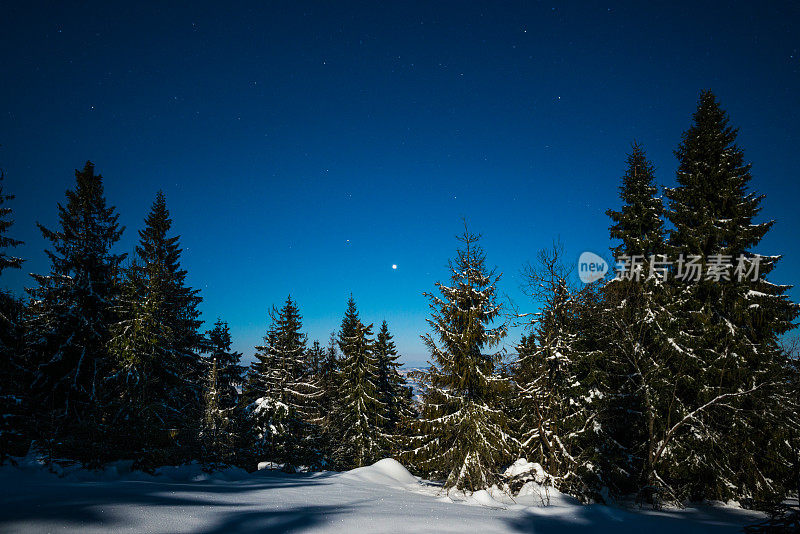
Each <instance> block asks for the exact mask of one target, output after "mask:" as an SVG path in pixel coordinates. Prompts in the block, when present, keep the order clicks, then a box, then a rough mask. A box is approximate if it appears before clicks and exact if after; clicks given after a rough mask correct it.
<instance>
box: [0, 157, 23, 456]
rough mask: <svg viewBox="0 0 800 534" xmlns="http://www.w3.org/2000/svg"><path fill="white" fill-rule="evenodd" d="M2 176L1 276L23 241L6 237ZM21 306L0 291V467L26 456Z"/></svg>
mask: <svg viewBox="0 0 800 534" xmlns="http://www.w3.org/2000/svg"><path fill="white" fill-rule="evenodd" d="M4 178H5V173H4V172H3V170H2V169H0V274H2V272H3V271H4V270H5V269H8V268H11V269H19V268H20V267H21V266H22V262H23V261H24V260H23V259H22V258H18V257H16V256H11V255H9V251H10V249H12V248H14V247H17V246H19V245H21V244H22V241H19V240H18V239H14V238H12V237H10V236H9V235H8V230H9V228H11V226H12V225H13V224H14V221H13V219H11V214H12V211H11V208H10V207H8V206H6V205H5V204H6V203H7V202H9V201H11V200H13V199H14V195H9V194H7V193H6V192H5V191H4V190H3V184H2V181H3V179H4ZM23 310H24V305H23V303H22V302H21V301H20V299H18V298H17V297H15V296H14V295H12V294H11V293H10V292H8V291H0V465H2V464H3V462H4V461H5V459H6V457H7V456H8V455H10V454H13V455H20V454H24V453H25V452H26V444H27V442H28V439H27V434H28V433H27V431H26V427H27V423H26V412H27V410H28V409H29V407H28V406H27V402H26V400H27V399H26V397H27V392H26V383H27V381H28V380H27V379H28V377H27V373H26V372H25V371H26V366H25V362H24V361H23V360H22V355H23V331H22V312H23Z"/></svg>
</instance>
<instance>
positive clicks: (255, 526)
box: [200, 506, 348, 534]
mask: <svg viewBox="0 0 800 534" xmlns="http://www.w3.org/2000/svg"><path fill="white" fill-rule="evenodd" d="M347 510H348V507H344V506H301V507H295V508H291V509H288V510H287V509H282V510H251V511H242V512H229V513H226V514H225V517H223V519H222V520H221V521H219V522H218V523H217V524H216V525H214V526H212V527H211V528H209V529H207V530H204V529H203V530H200V532H202V533H203V534H222V533H225V534H227V533H230V532H263V533H273V532H274V533H280V532H298V531H301V530H305V529H308V528H311V527H314V526H318V525H321V524H323V523H325V522H327V521H329V520H330V516H332V515H335V514H340V513H345V512H347Z"/></svg>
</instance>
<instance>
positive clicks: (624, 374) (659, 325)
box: [602, 143, 682, 501]
mask: <svg viewBox="0 0 800 534" xmlns="http://www.w3.org/2000/svg"><path fill="white" fill-rule="evenodd" d="M619 191H620V199H621V201H622V210H621V211H620V212H616V211H612V210H609V211H608V212H607V214H608V215H609V217H611V219H612V221H613V222H614V223H615V224H614V225H613V226H611V228H610V234H611V238H612V239H617V240H619V241H620V243H619V244H618V245H617V246H616V247H615V248H613V249H612V252H613V253H614V255H615V256H616V257H617V259H618V260H620V259H624V260H626V264H627V267H628V268H629V269H631V268H632V266H633V265H639V266H640V271H639V272H628V273H625V276H622V277H619V278H617V279H615V280H612V281H611V282H609V283H607V284H605V285H604V287H603V298H604V299H605V304H604V311H603V317H602V327H603V328H604V330H605V333H604V340H603V343H604V348H603V349H604V353H605V354H604V359H603V360H604V372H605V373H606V374H607V376H606V379H607V381H608V384H607V388H606V391H605V395H606V402H605V406H604V410H605V412H604V413H603V414H602V419H603V424H604V425H605V430H606V432H607V433H608V435H609V436H611V438H612V439H611V440H609V441H608V442H607V444H608V445H610V447H609V448H608V449H606V450H605V451H604V453H605V460H606V462H605V463H606V464H607V468H606V469H607V471H609V472H608V473H607V476H606V483H607V484H608V485H610V486H612V487H613V488H614V489H615V490H616V491H617V492H620V493H628V492H631V491H637V492H638V493H639V496H640V497H641V498H644V499H647V500H650V501H653V499H655V498H657V496H656V495H654V493H655V492H657V491H665V490H666V491H668V488H661V486H662V485H663V481H662V480H660V477H659V474H658V470H657V465H656V458H655V454H656V452H657V447H658V443H659V440H661V439H662V438H663V435H664V432H665V429H666V426H667V424H668V422H669V421H670V420H672V419H673V418H674V417H675V416H676V415H677V414H675V413H674V411H673V410H672V409H671V408H672V406H673V403H672V402H671V399H672V394H673V389H674V387H673V385H674V384H675V383H676V382H677V381H680V380H682V377H681V373H682V369H681V368H680V367H679V366H675V365H673V364H674V363H676V362H677V361H678V360H679V357H680V352H679V350H676V348H678V349H679V347H680V345H679V343H681V342H682V341H681V337H682V334H681V333H680V332H676V324H677V321H676V314H678V313H679V310H677V309H676V307H675V305H674V302H673V299H672V297H671V296H670V292H669V289H670V287H669V285H668V284H667V283H666V282H667V276H668V271H665V270H664V266H667V265H668V263H667V262H666V259H667V257H666V253H667V249H666V243H665V236H664V229H663V211H664V210H663V204H662V202H661V199H660V198H659V197H658V188H657V186H656V185H655V175H654V166H653V165H652V163H650V161H648V159H647V157H646V155H645V152H644V149H643V148H642V147H641V145H638V144H636V143H634V145H633V151H632V152H631V154H629V155H628V160H627V170H626V173H625V175H624V176H623V177H622V185H621V186H620V188H619ZM637 258H638V259H637ZM670 335H671V336H672V337H669V336H670Z"/></svg>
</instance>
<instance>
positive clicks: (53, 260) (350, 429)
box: [0, 163, 414, 469]
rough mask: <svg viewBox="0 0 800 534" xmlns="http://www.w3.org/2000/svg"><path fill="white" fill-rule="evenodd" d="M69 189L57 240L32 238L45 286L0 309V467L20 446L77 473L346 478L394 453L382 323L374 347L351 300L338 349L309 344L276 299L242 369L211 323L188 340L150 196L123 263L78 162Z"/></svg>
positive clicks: (406, 400)
mask: <svg viewBox="0 0 800 534" xmlns="http://www.w3.org/2000/svg"><path fill="white" fill-rule="evenodd" d="M75 178H76V183H75V188H74V189H72V190H70V191H68V192H67V194H66V196H67V198H66V202H65V203H64V204H63V205H59V206H58V212H59V225H58V228H57V229H55V230H50V229H48V228H45V227H43V226H41V225H40V229H41V232H42V235H43V236H44V237H45V238H46V239H47V240H48V241H50V244H51V248H50V249H48V250H47V251H46V252H47V255H48V257H49V259H50V264H51V269H50V272H49V273H48V274H45V275H33V277H34V280H35V282H36V287H34V288H33V289H30V290H28V292H29V294H30V295H29V299H27V300H22V299H19V298H16V297H15V296H13V295H11V294H8V293H2V295H0V297H2V301H1V302H0V305H2V310H0V312H2V317H0V342H2V345H0V351H2V360H1V361H0V365H2V369H0V372H2V375H0V386H2V389H1V390H0V401H2V406H0V408H1V409H2V411H1V412H0V413H2V415H3V417H2V419H0V462H1V461H3V460H5V459H7V458H8V456H19V455H23V454H25V453H26V452H27V451H28V450H29V449H30V448H31V446H32V447H33V448H34V449H35V450H36V451H37V453H39V454H41V455H43V456H44V457H45V458H46V459H47V460H48V461H79V462H82V463H83V464H85V465H87V466H90V467H99V466H101V465H103V464H104V463H106V462H109V461H112V460H118V459H129V460H133V461H134V467H135V468H140V469H152V468H154V467H156V466H159V465H164V464H174V463H180V462H186V461H190V460H200V461H202V462H203V463H205V464H206V465H208V466H209V467H212V468H213V467H214V466H217V465H240V466H243V467H246V468H248V469H255V467H256V466H257V464H258V462H261V461H267V462H271V463H273V464H280V465H281V466H283V468H285V469H294V468H296V467H300V466H303V467H306V468H310V469H322V468H327V469H331V468H333V469H349V468H352V467H357V466H361V465H365V464H367V463H371V462H374V461H376V460H378V459H380V458H382V457H384V456H391V455H396V454H398V453H399V452H400V449H399V447H400V446H401V443H403V440H402V439H401V438H402V436H403V435H404V432H406V429H408V428H409V425H410V419H412V418H413V417H414V411H413V405H412V401H411V390H410V388H408V387H407V386H406V385H405V381H404V379H403V378H402V377H401V376H400V374H399V373H398V368H399V363H398V361H397V359H398V353H397V349H396V347H395V344H394V342H393V340H392V334H391V333H390V331H389V327H388V325H387V324H386V322H385V321H384V322H383V323H382V324H381V327H380V330H379V331H378V332H377V335H374V334H373V331H372V328H373V326H372V325H371V324H364V323H363V322H362V321H361V319H360V317H359V314H358V310H357V308H356V303H355V301H354V300H353V299H352V298H351V299H350V300H349V302H348V303H347V310H346V314H345V316H344V319H343V321H342V326H341V329H340V331H339V332H338V334H336V335H333V334H332V336H331V339H330V342H329V343H328V345H327V346H326V347H322V346H321V345H320V343H319V342H318V341H315V342H313V343H311V344H310V345H309V343H308V340H307V336H306V335H305V334H304V333H303V324H302V317H301V314H300V311H299V309H298V307H297V304H296V303H295V302H294V301H293V300H292V299H291V297H290V298H288V299H287V300H286V302H285V304H284V305H283V306H282V307H281V308H280V309H277V308H273V309H272V310H271V311H270V319H271V324H270V325H269V328H268V331H267V334H266V336H265V337H264V344H263V345H262V346H258V347H256V350H257V352H256V354H255V362H254V363H253V364H252V365H251V366H250V367H249V368H245V367H243V366H242V365H241V364H240V359H241V356H242V355H241V354H240V353H237V352H234V351H232V349H231V345H232V341H231V334H230V330H229V328H228V325H227V324H226V323H225V322H224V321H222V320H217V322H216V323H215V324H214V327H213V329H211V330H209V331H207V332H202V330H201V327H202V321H201V320H200V319H199V317H200V313H199V311H198V306H199V305H200V303H201V302H202V298H201V297H200V295H199V292H198V291H197V290H195V289H192V288H190V287H189V286H188V285H187V283H186V274H187V273H186V271H185V270H184V269H182V268H181V266H180V257H181V248H180V244H179V240H178V236H174V235H171V232H170V230H171V226H172V220H171V218H170V214H169V211H168V210H167V205H166V200H165V197H164V195H163V193H161V192H159V193H158V194H157V195H156V198H155V201H154V203H153V206H152V208H151V210H150V212H149V214H148V215H147V217H146V218H145V220H144V228H143V229H142V230H140V231H139V243H138V245H137V246H136V248H135V250H134V252H133V254H132V255H131V256H130V257H126V255H124V254H116V253H114V252H113V247H114V245H115V243H117V241H118V240H119V239H120V236H121V234H122V232H123V229H122V228H120V227H119V225H118V222H117V219H118V215H117V214H116V212H115V209H114V208H113V207H110V206H108V205H107V202H106V199H105V196H104V192H103V180H102V177H101V176H100V175H97V174H95V171H94V166H93V165H92V164H91V163H87V164H86V166H85V167H84V168H83V170H81V171H76V173H75ZM12 198H13V197H12V196H11V195H8V194H4V195H2V196H0V199H2V202H3V203H5V202H7V201H9V200H11V199H12ZM11 225H12V220H11V210H10V208H8V207H3V208H1V211H0V247H2V253H1V254H0V272H2V269H5V268H20V267H21V265H22V263H23V260H22V259H20V258H16V257H13V256H9V253H8V251H9V250H11V249H13V247H15V246H17V245H19V244H20V242H19V241H17V240H14V239H13V238H11V237H8V235H7V234H8V230H9V229H10V227H11Z"/></svg>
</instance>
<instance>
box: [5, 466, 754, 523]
mask: <svg viewBox="0 0 800 534" xmlns="http://www.w3.org/2000/svg"><path fill="white" fill-rule="evenodd" d="M264 467H266V466H264ZM520 467H521V466H517V468H520ZM531 484H533V485H535V483H534V482H529V483H528V485H531ZM543 493H549V495H550V497H551V498H550V500H549V503H550V504H549V505H547V506H545V505H544V504H543V501H542V499H541V495H542V494H543ZM761 517H762V516H761V515H760V514H758V513H756V512H749V511H745V510H741V509H737V508H735V507H732V506H722V505H716V506H703V507H698V508H686V509H683V510H662V511H651V510H641V511H640V510H638V509H634V508H632V509H625V508H623V507H618V506H616V507H615V506H602V505H581V504H578V503H577V502H576V501H575V500H574V499H572V498H570V497H567V496H565V495H563V494H560V493H559V492H558V491H557V490H555V489H553V488H549V489H548V490H547V491H545V489H544V488H537V489H534V488H528V489H527V490H526V491H523V492H521V495H519V496H516V497H514V498H513V499H512V498H511V497H509V496H508V495H506V494H504V493H502V492H499V491H496V490H482V491H478V492H475V493H474V494H472V495H465V494H463V493H460V492H456V491H451V492H449V493H447V492H444V491H443V490H442V488H441V487H440V486H438V485H435V484H432V483H430V482H427V481H424V480H420V479H418V478H417V477H415V476H413V475H412V474H411V473H409V472H408V471H407V470H406V469H405V467H403V466H402V465H401V464H399V463H398V462H396V461H395V460H391V459H384V460H381V461H379V462H377V463H375V464H374V465H371V466H368V467H361V468H358V469H353V470H352V471H348V472H345V473H331V472H325V473H300V474H292V475H289V474H286V473H282V472H280V471H275V470H269V469H264V470H261V471H256V472H255V473H247V472H245V471H243V470H241V469H227V470H224V471H218V472H214V473H211V474H209V473H205V472H204V471H203V470H202V469H201V468H200V466H199V465H198V464H190V465H186V466H181V467H167V468H161V469H158V470H157V471H156V473H155V475H154V476H153V475H148V474H144V473H141V472H132V471H130V464H129V463H126V462H117V463H115V464H111V465H110V466H109V467H107V468H106V470H105V471H103V472H90V471H86V470H82V469H76V468H71V469H58V470H57V472H56V473H51V472H49V471H48V470H47V469H46V468H45V467H43V466H41V465H39V464H38V463H37V462H35V461H32V460H29V459H28V460H23V461H21V462H20V465H19V466H18V467H12V466H4V467H2V468H0V532H6V533H14V532H55V531H58V532H109V531H114V532H203V533H216V532H219V533H222V532H343V533H344V532H346V533H365V532H414V533H418V532H504V533H506V532H508V533H510V532H535V533H561V532H614V533H616V532H646V533H647V534H659V533H666V532H685V533H700V532H703V533H705V532H711V533H715V532H738V531H739V530H740V529H741V527H742V525H745V524H747V523H751V522H753V521H756V520H758V519H760V518H761Z"/></svg>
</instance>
